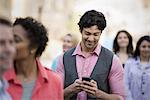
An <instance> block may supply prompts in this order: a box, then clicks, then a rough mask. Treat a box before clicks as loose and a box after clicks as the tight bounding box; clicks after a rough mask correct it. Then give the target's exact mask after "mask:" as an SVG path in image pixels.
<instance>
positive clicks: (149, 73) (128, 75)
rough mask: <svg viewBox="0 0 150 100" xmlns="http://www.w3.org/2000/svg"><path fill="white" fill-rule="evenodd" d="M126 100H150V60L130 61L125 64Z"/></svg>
mask: <svg viewBox="0 0 150 100" xmlns="http://www.w3.org/2000/svg"><path fill="white" fill-rule="evenodd" d="M125 84H126V94H127V97H126V100H150V60H149V63H148V64H141V62H140V59H139V58H138V59H137V60H136V59H129V60H128V61H127V62H126V64H125Z"/></svg>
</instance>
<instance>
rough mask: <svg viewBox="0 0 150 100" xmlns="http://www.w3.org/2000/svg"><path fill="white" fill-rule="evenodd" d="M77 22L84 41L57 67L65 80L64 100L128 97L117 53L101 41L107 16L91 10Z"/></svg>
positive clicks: (63, 58) (121, 99)
mask: <svg viewBox="0 0 150 100" xmlns="http://www.w3.org/2000/svg"><path fill="white" fill-rule="evenodd" d="M78 25H79V30H80V32H81V36H82V40H81V42H80V43H79V44H78V45H77V46H76V47H75V48H73V49H71V50H68V51H67V52H65V53H64V55H62V56H61V57H60V58H59V61H58V66H57V72H58V73H59V74H60V75H61V76H62V79H63V80H64V97H65V99H67V100H95V99H100V100H125V99H124V97H125V87H124V72H123V67H122V64H121V62H120V60H119V58H118V57H117V56H115V55H114V54H113V53H112V52H111V51H109V50H108V49H106V48H104V47H103V46H101V44H99V39H100V37H101V34H102V32H103V30H104V29H105V27H106V19H105V16H104V15H103V14H102V13H101V12H98V11H96V10H90V11H87V12H85V13H84V14H83V16H81V18H80V20H79V23H78ZM84 77H85V78H84ZM83 79H85V80H83Z"/></svg>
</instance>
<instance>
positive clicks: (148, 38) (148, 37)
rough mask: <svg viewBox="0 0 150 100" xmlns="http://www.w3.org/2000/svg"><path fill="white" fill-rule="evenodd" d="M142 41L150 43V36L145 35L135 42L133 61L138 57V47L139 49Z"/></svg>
mask: <svg viewBox="0 0 150 100" xmlns="http://www.w3.org/2000/svg"><path fill="white" fill-rule="evenodd" d="M144 40H146V41H148V42H149V43H150V36H148V35H145V36H143V37H141V38H140V39H139V40H138V42H137V44H136V49H135V52H134V55H133V57H134V58H135V59H137V57H138V56H140V48H139V47H140V45H141V43H142V42H143V41H144Z"/></svg>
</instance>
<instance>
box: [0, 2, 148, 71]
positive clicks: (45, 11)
mask: <svg viewBox="0 0 150 100" xmlns="http://www.w3.org/2000/svg"><path fill="white" fill-rule="evenodd" d="M91 9H95V10H98V11H100V12H103V13H104V15H105V16H106V19H107V27H106V29H105V30H104V31H103V34H102V36H101V39H100V43H101V44H102V45H103V46H105V47H106V48H108V49H110V50H111V49H112V43H113V39H114V36H115V35H116V33H117V31H118V30H120V29H125V30H127V31H129V33H131V35H132V36H133V39H134V40H133V42H134V43H133V44H134V45H135V43H136V41H137V40H138V39H139V38H140V37H141V36H143V35H145V34H149V35H150V0H0V16H3V17H7V18H9V19H11V20H12V21H14V20H15V18H16V17H27V16H31V17H33V18H35V19H37V20H39V21H41V22H42V23H43V24H44V25H45V26H46V28H47V29H48V32H49V43H48V46H47V48H46V50H45V52H44V54H43V55H42V57H41V60H42V63H43V64H44V65H46V66H47V67H49V68H50V65H51V61H52V59H54V58H55V57H56V56H58V55H59V54H61V53H62V41H61V38H62V36H64V35H65V34H67V33H72V34H74V35H76V36H77V37H78V39H79V40H80V37H81V35H80V32H79V29H78V25H77V24H78V21H79V18H80V16H81V15H82V14H83V13H84V12H85V11H87V10H91Z"/></svg>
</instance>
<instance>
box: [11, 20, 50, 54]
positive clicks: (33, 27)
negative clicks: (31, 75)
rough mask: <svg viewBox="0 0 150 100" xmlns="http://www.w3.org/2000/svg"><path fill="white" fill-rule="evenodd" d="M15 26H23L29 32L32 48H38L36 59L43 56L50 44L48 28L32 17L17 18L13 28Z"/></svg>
mask: <svg viewBox="0 0 150 100" xmlns="http://www.w3.org/2000/svg"><path fill="white" fill-rule="evenodd" d="M15 25H21V26H22V27H23V28H24V29H25V30H26V31H27V36H28V38H29V40H30V47H35V48H37V50H36V54H35V57H39V56H41V55H42V52H43V51H44V50H45V47H46V45H47V42H48V37H47V34H48V33H47V30H46V28H45V27H44V26H43V25H42V24H41V23H40V22H38V21H37V20H35V19H33V18H31V17H26V18H17V19H16V20H15V22H14V24H13V26H15Z"/></svg>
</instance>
